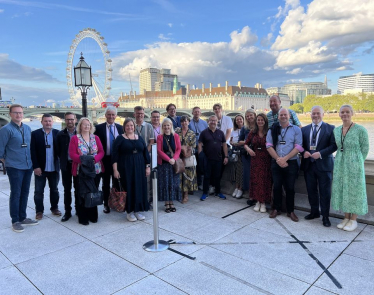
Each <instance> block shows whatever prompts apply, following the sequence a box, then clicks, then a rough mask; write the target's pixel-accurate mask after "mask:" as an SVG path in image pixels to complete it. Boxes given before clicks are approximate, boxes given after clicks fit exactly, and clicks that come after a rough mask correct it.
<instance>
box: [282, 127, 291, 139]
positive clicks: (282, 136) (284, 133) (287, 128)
mask: <svg viewBox="0 0 374 295" xmlns="http://www.w3.org/2000/svg"><path fill="white" fill-rule="evenodd" d="M290 127H291V126H287V128H286V131H285V132H284V135H283V136H282V131H281V133H280V137H281V139H282V141H284V138H285V137H286V134H287V131H288V128H290Z"/></svg>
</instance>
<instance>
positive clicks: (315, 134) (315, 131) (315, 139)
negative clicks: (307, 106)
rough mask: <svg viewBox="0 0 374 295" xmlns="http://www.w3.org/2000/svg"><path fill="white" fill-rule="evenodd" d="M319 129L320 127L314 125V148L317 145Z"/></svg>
mask: <svg viewBox="0 0 374 295" xmlns="http://www.w3.org/2000/svg"><path fill="white" fill-rule="evenodd" d="M317 127H318V125H314V130H313V136H312V145H314V146H315V145H316V143H317Z"/></svg>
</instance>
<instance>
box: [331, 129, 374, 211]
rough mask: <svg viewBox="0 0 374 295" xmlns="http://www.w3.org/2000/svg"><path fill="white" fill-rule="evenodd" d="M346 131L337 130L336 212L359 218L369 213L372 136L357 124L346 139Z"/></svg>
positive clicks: (333, 193)
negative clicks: (367, 171)
mask: <svg viewBox="0 0 374 295" xmlns="http://www.w3.org/2000/svg"><path fill="white" fill-rule="evenodd" d="M342 128H343V126H339V127H337V128H335V129H334V136H335V141H336V144H337V146H338V150H337V152H336V156H335V164H334V175H333V181H332V194H331V205H332V207H333V208H334V209H335V210H340V211H343V212H345V213H353V214H357V215H365V214H366V213H367V212H368V202H367V195H366V181H365V167H364V161H365V159H366V157H367V155H368V152H369V136H368V132H367V130H366V129H365V127H363V126H361V125H358V124H354V125H353V126H352V127H351V129H350V130H349V131H348V133H347V134H346V137H345V139H344V144H343V146H344V151H343V152H342V151H341V148H342V140H341V135H342Z"/></svg>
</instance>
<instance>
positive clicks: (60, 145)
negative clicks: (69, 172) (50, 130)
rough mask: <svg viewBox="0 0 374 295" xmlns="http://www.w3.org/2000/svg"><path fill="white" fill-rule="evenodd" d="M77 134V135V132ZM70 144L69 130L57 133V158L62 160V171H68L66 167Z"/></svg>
mask: <svg viewBox="0 0 374 295" xmlns="http://www.w3.org/2000/svg"><path fill="white" fill-rule="evenodd" d="M75 134H77V133H76V132H75ZM69 143H70V136H69V133H68V131H67V128H65V129H63V130H61V131H60V132H58V133H57V144H56V151H57V156H58V157H59V159H60V167H61V171H66V167H67V163H68V153H69Z"/></svg>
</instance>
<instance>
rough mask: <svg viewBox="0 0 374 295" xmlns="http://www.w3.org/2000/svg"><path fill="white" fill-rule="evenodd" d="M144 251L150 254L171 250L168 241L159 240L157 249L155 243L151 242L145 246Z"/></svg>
mask: <svg viewBox="0 0 374 295" xmlns="http://www.w3.org/2000/svg"><path fill="white" fill-rule="evenodd" d="M143 249H144V250H145V251H148V252H161V251H165V250H167V249H169V243H168V242H166V241H162V240H159V241H158V246H157V248H156V245H155V242H154V241H149V242H147V243H145V244H144V245H143Z"/></svg>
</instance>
